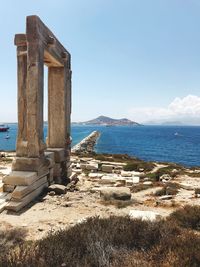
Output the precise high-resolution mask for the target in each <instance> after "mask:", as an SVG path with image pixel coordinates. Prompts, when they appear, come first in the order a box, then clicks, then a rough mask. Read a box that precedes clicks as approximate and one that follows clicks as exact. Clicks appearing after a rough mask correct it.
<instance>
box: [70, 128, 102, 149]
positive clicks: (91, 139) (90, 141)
mask: <svg viewBox="0 0 200 267" xmlns="http://www.w3.org/2000/svg"><path fill="white" fill-rule="evenodd" d="M99 136H100V132H98V131H93V132H92V133H91V134H90V135H88V136H87V137H85V138H84V139H83V140H82V141H81V142H80V143H78V144H77V145H75V146H74V147H73V148H72V150H71V152H72V153H91V152H93V151H94V146H95V144H96V142H97V140H98V138H99Z"/></svg>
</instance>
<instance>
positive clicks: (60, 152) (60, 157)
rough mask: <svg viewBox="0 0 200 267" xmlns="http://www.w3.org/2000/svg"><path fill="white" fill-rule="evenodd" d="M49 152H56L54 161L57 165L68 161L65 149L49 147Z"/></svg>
mask: <svg viewBox="0 0 200 267" xmlns="http://www.w3.org/2000/svg"><path fill="white" fill-rule="evenodd" d="M47 152H54V159H55V162H56V163H59V162H62V161H65V160H66V155H65V149H64V148H51V147H48V149H47Z"/></svg>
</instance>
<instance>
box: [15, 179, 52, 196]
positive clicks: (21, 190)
mask: <svg viewBox="0 0 200 267" xmlns="http://www.w3.org/2000/svg"><path fill="white" fill-rule="evenodd" d="M46 182H47V176H45V177H42V178H40V179H39V180H37V181H36V182H35V183H33V184H31V185H28V186H17V187H16V188H15V190H14V191H13V192H12V195H11V197H12V199H14V200H16V201H19V200H20V199H22V198H23V197H25V196H26V195H28V194H30V193H31V192H32V191H33V190H35V189H37V188H38V187H40V186H41V185H42V184H44V183H46Z"/></svg>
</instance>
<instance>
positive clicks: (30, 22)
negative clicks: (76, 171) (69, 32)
mask: <svg viewBox="0 0 200 267" xmlns="http://www.w3.org/2000/svg"><path fill="white" fill-rule="evenodd" d="M14 42H15V45H16V46H17V68H18V136H17V142H16V158H15V160H14V161H13V163H12V172H11V173H10V174H9V175H7V176H6V177H5V178H4V179H3V182H4V189H5V191H6V190H7V191H9V192H10V193H11V199H10V201H9V203H8V204H7V206H6V208H7V209H11V210H14V211H18V210H20V209H21V208H23V207H24V206H25V205H27V204H28V203H29V202H31V201H32V200H33V199H34V198H35V197H37V196H38V195H39V194H40V193H41V192H42V191H43V189H44V188H45V187H48V185H49V184H51V183H52V182H54V181H56V182H59V183H61V182H63V180H65V179H67V178H68V177H69V176H70V149H71V147H70V117H71V62H70V61H71V57H70V54H69V52H68V51H67V50H66V49H65V48H64V47H63V46H62V44H61V43H60V42H59V41H58V39H57V38H56V37H55V36H54V34H53V33H52V32H51V31H50V30H49V29H48V28H47V27H46V26H45V25H44V23H43V22H42V21H41V20H40V18H39V17H37V16H28V17H27V21H26V34H16V35H15V41H14ZM44 64H45V65H46V66H47V67H48V137H47V142H46V143H45V141H44V133H43V123H44V122H43V101H44V99H43V98H44V97H43V95H44V88H43V87H44Z"/></svg>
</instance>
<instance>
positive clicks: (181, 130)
mask: <svg viewBox="0 0 200 267" xmlns="http://www.w3.org/2000/svg"><path fill="white" fill-rule="evenodd" d="M9 126H10V131H9V136H10V139H8V140H6V139H5V136H6V133H0V150H6V151H8V150H15V142H16V134H17V124H9ZM94 130H98V131H99V132H100V133H101V136H100V138H99V140H98V142H97V145H96V147H95V151H96V152H97V153H114V154H117V153H118V154H119V153H120V154H125V153H126V154H128V155H132V156H136V157H138V158H141V159H144V160H149V161H162V162H175V163H180V164H183V165H185V166H200V126H140V127H133V126H132V127H131V126H129V127H125V126H122V127H120V126H114V127H105V126H72V138H73V143H72V145H75V144H77V143H78V142H80V141H81V140H82V139H83V138H84V137H86V136H87V135H89V134H90V133H91V132H92V131H94ZM46 133H47V127H44V135H45V136H46Z"/></svg>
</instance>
